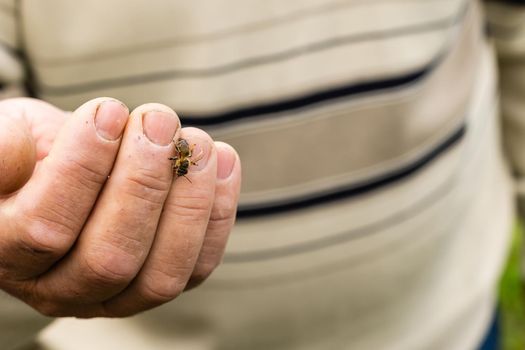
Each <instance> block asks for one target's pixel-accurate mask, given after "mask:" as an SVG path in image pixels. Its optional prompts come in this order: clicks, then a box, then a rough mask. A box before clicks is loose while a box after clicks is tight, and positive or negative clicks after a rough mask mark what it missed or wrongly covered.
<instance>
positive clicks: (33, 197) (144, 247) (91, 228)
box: [0, 98, 240, 317]
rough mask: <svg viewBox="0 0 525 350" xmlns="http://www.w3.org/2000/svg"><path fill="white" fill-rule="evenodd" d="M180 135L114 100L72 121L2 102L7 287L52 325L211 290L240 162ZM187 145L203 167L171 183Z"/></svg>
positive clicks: (165, 116)
mask: <svg viewBox="0 0 525 350" xmlns="http://www.w3.org/2000/svg"><path fill="white" fill-rule="evenodd" d="M179 125H180V124H179V119H178V117H177V116H176V114H175V113H174V112H173V111H172V110H171V109H169V108H168V107H166V106H164V105H159V104H146V105H143V106H140V107H138V108H137V109H135V110H134V111H133V112H132V113H131V115H129V112H128V110H127V108H126V107H125V106H124V105H122V104H121V103H120V102H118V101H115V100H112V99H108V98H99V99H95V100H92V101H89V102H87V103H86V104H84V105H83V106H81V107H80V108H79V109H78V110H76V111H75V112H74V113H72V114H69V113H67V112H63V111H61V110H58V109H56V108H54V107H52V106H50V105H48V104H46V103H44V102H41V101H37V100H31V99H11V100H5V101H2V102H0V174H1V175H0V177H2V178H3V180H0V194H4V195H3V196H0V288H2V289H3V290H5V291H6V292H8V293H10V294H12V295H14V296H15V297H17V298H19V299H21V300H23V301H24V302H26V303H27V304H29V305H31V306H32V307H34V308H35V309H36V310H38V311H40V312H41V313H43V314H45V315H48V316H76V317H95V316H103V317H122V316H128V315H133V314H135V313H138V312H140V311H144V310H147V309H150V308H153V307H155V306H158V305H160V304H162V303H164V302H167V301H169V300H172V299H173V298H175V297H176V296H178V295H179V294H180V293H181V292H183V291H184V290H185V289H187V288H189V287H192V286H195V285H197V284H199V283H200V282H202V281H203V280H204V279H206V277H207V276H208V275H209V274H210V273H211V272H212V270H213V269H214V268H215V267H216V266H217V265H218V264H219V262H220V260H221V258H222V254H223V251H224V247H225V244H226V240H227V237H228V235H229V232H230V230H231V228H232V225H233V222H234V219H235V211H236V206H237V201H238V194H239V189H240V161H239V158H238V156H237V154H236V153H235V151H234V150H233V148H231V147H230V146H228V145H226V144H224V143H220V142H213V140H212V139H211V138H210V137H209V136H208V135H207V134H206V133H205V132H203V131H202V130H199V129H195V128H183V129H180V128H179ZM178 138H184V139H186V140H188V142H189V143H190V144H196V148H195V150H194V156H195V157H197V156H199V155H201V156H202V159H200V160H199V161H198V162H197V163H198V165H193V166H190V168H189V172H188V175H187V176H188V178H189V180H190V181H191V182H190V181H188V180H187V179H185V178H182V177H181V178H175V179H174V178H173V170H172V161H170V160H169V159H168V158H169V157H172V156H173V155H174V144H173V142H172V140H173V139H178ZM199 157H200V156H199ZM35 162H36V165H35V168H34V171H33V172H31V170H32V168H33V165H34V164H35ZM28 178H29V179H28ZM27 179H28V180H27ZM26 180H27V183H24V182H25V181H26ZM13 191H15V192H13ZM10 192H12V193H10ZM6 193H10V194H6Z"/></svg>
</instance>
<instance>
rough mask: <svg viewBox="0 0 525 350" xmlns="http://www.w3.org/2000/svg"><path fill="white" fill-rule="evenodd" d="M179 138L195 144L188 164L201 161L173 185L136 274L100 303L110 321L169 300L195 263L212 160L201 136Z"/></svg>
mask: <svg viewBox="0 0 525 350" xmlns="http://www.w3.org/2000/svg"><path fill="white" fill-rule="evenodd" d="M181 137H182V138H184V139H186V140H188V142H189V143H190V144H196V147H195V150H194V153H193V157H192V158H194V159H195V158H199V157H200V156H202V159H200V160H199V161H198V162H197V164H198V165H193V166H190V167H189V172H188V174H187V177H188V178H189V180H190V181H191V182H190V181H188V180H187V179H185V178H183V177H178V178H176V179H175V180H174V182H173V184H172V187H171V190H170V194H169V196H168V198H167V200H166V203H165V205H164V211H163V214H162V217H161V220H160V223H159V227H158V230H157V235H156V237H155V241H154V243H153V246H152V248H151V251H150V254H149V256H148V259H147V260H146V262H145V264H144V266H143V267H142V270H141V271H140V273H139V275H138V276H137V277H136V279H135V280H134V281H133V283H132V284H131V285H130V286H129V287H128V288H127V289H125V290H124V291H123V292H122V293H121V294H120V295H118V296H116V297H115V298H113V299H111V300H109V301H107V302H106V303H105V309H106V311H107V312H109V314H110V315H112V316H128V315H132V314H135V313H137V312H140V311H143V310H147V309H150V308H152V307H154V306H157V305H160V304H162V303H164V302H167V301H169V300H171V299H173V298H175V297H176V296H177V295H179V294H180V293H181V292H182V291H183V290H184V287H185V285H186V283H187V281H188V279H189V278H190V276H191V272H192V271H193V268H194V265H195V262H196V261H197V258H198V255H199V251H200V249H201V246H202V242H203V239H204V235H205V232H206V227H207V224H208V220H209V216H210V211H211V208H212V204H213V199H214V192H215V178H216V172H217V155H216V151H215V147H214V145H213V141H212V140H211V138H210V137H209V136H208V135H207V134H206V133H205V132H203V131H201V130H199V129H195V128H185V129H183V130H182V132H181ZM199 155H200V156H199Z"/></svg>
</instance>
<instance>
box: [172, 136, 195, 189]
mask: <svg viewBox="0 0 525 350" xmlns="http://www.w3.org/2000/svg"><path fill="white" fill-rule="evenodd" d="M194 149H195V144H193V145H190V144H189V143H188V141H186V140H185V139H179V140H177V142H175V157H170V158H169V160H172V161H173V171H174V172H175V175H176V176H177V177H179V176H182V177H185V178H186V180H188V181H189V182H190V183H191V180H190V179H189V178H188V177H187V176H186V174H188V169H189V167H190V165H197V162H198V161H199V160H201V159H202V157H203V154H202V152H201V154H199V155H198V156H197V157H196V158H195V159H192V157H193V150H194Z"/></svg>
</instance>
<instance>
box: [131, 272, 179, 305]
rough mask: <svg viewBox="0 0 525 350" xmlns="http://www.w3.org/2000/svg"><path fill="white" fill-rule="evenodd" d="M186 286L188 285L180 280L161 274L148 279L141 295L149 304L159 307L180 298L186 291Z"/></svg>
mask: <svg viewBox="0 0 525 350" xmlns="http://www.w3.org/2000/svg"><path fill="white" fill-rule="evenodd" d="M157 275H159V274H157ZM185 285H186V283H185V282H182V281H181V280H180V279H178V278H174V277H170V276H167V275H165V274H161V276H156V277H154V278H148V282H147V283H145V284H144V285H143V286H142V291H141V295H142V298H143V299H144V300H145V301H146V302H147V303H148V304H153V305H159V304H163V303H166V302H168V301H170V300H173V299H175V298H176V297H178V296H179V295H180V294H181V293H182V292H183V291H184V286H185Z"/></svg>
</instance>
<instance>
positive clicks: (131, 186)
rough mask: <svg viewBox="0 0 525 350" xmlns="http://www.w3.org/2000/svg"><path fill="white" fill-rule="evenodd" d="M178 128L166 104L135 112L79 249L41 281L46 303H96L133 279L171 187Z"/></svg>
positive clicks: (153, 233)
mask: <svg viewBox="0 0 525 350" xmlns="http://www.w3.org/2000/svg"><path fill="white" fill-rule="evenodd" d="M179 125H180V122H179V119H178V117H177V115H176V114H175V112H173V111H172V110H171V109H170V108H168V107H166V106H163V105H158V104H147V105H143V106H140V107H139V108H137V109H135V110H134V111H133V112H132V114H131V118H130V120H129V122H128V125H127V127H126V131H125V133H124V137H123V139H122V145H121V147H120V151H119V154H118V156H117V160H116V162H115V167H114V169H113V171H112V172H111V175H110V179H109V180H108V181H107V183H106V186H105V187H104V190H103V192H102V193H101V195H100V197H99V200H98V201H97V204H96V207H95V208H94V209H93V213H92V214H91V216H90V218H89V220H88V222H87V223H86V226H85V228H84V230H83V231H82V234H81V236H80V237H79V239H78V241H77V244H76V245H75V248H74V249H73V250H72V251H71V253H70V254H69V255H68V256H67V257H66V258H65V259H64V260H63V261H62V262H61V263H60V264H59V265H57V266H56V267H55V268H54V269H53V271H51V272H50V273H48V274H47V275H45V276H43V278H41V280H40V281H39V289H41V290H42V293H44V294H46V295H43V298H44V299H46V297H47V298H48V299H54V300H55V301H56V300H60V301H61V303H62V304H65V305H67V304H68V303H76V304H78V303H94V302H97V301H102V300H106V299H108V298H109V297H111V296H113V295H114V294H116V293H118V292H120V291H121V290H122V289H123V288H124V287H126V285H127V284H128V283H129V282H130V281H131V280H132V279H133V278H134V277H135V275H136V274H137V273H138V271H139V269H140V268H141V266H142V264H143V262H144V260H145V259H146V256H147V254H148V252H149V249H150V246H151V243H152V241H153V238H154V236H155V232H156V230H157V224H158V221H159V217H160V214H161V211H162V207H163V205H164V201H165V199H166V196H167V195H168V191H169V189H170V186H171V182H172V177H173V175H172V169H171V161H170V160H169V157H170V156H171V155H172V154H173V142H172V141H173V138H174V137H175V136H176V132H177V131H178V130H179ZM78 296H80V297H78Z"/></svg>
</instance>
